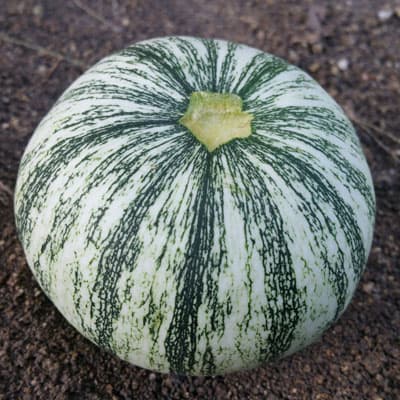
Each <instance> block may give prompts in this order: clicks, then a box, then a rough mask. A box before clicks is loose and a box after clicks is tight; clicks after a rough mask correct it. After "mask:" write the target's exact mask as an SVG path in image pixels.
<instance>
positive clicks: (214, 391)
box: [0, 0, 400, 400]
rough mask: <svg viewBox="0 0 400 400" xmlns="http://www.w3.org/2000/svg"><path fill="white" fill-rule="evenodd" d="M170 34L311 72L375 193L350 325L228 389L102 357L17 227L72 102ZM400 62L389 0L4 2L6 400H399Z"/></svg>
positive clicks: (2, 363)
mask: <svg viewBox="0 0 400 400" xmlns="http://www.w3.org/2000/svg"><path fill="white" fill-rule="evenodd" d="M86 6H89V7H90V9H88V8H87V7H86ZM93 10H95V12H96V13H97V14H93V12H91V11H93ZM386 11H387V12H386ZM171 34H186V35H195V36H206V37H219V38H227V39H230V40H233V41H239V42H244V43H247V44H250V45H252V46H255V47H259V48H261V49H264V50H267V51H270V52H272V53H275V54H277V55H279V56H282V57H284V58H286V59H289V60H290V61H291V62H293V63H295V64H297V65H299V66H300V67H302V68H304V69H305V70H307V71H309V72H310V73H311V74H312V75H313V76H314V77H315V78H316V79H317V80H318V81H319V82H320V83H321V84H322V85H323V86H324V87H325V88H326V89H327V90H328V91H329V92H330V93H331V94H332V96H333V97H335V98H336V99H337V101H338V102H339V103H340V104H341V105H342V106H343V107H344V108H345V110H346V111H347V113H348V114H349V115H350V117H351V118H352V119H353V120H354V121H356V125H357V127H358V132H359V135H360V138H361V142H362V144H363V147H364V150H365V153H366V155H367V158H368V161H369V164H370V166H371V169H372V174H373V178H374V181H375V188H376V195H377V202H378V212H377V221H376V230H375V239H374V243H373V248H372V252H371V256H370V260H369V263H368V267H367V269H366V272H365V274H364V276H363V279H362V281H361V283H360V286H359V288H358V290H357V293H356V295H355V297H354V300H353V302H352V304H351V305H350V307H349V308H348V310H347V311H346V312H345V314H344V316H343V317H342V318H341V320H340V321H339V322H338V323H337V324H336V325H335V326H334V327H333V328H331V329H330V330H329V331H328V332H327V333H326V334H325V335H324V336H323V338H322V341H321V342H319V343H316V344H315V345H313V346H311V347H310V348H308V349H306V350H304V351H303V352H301V353H299V354H297V355H295V356H293V357H290V358H288V359H285V360H282V361H280V362H277V363H275V364H272V365H265V366H264V367H262V368H258V369H255V370H252V371H248V372H246V373H241V374H233V375H229V376H225V377H214V378H211V377H209V378H183V377H177V376H171V375H160V374H156V373H152V372H149V371H145V370H143V369H140V368H135V367H133V366H130V365H128V364H127V363H125V362H122V361H120V360H118V359H117V358H115V357H113V356H111V355H109V354H107V353H105V352H103V351H100V350H99V349H97V348H96V347H95V346H94V345H92V344H91V343H89V342H88V341H87V340H85V339H84V338H83V337H82V336H80V335H79V334H78V333H77V332H76V331H75V330H74V329H73V328H72V327H71V326H69V325H68V323H67V322H66V321H65V320H64V319H63V318H62V316H61V315H60V314H59V313H58V312H57V311H56V309H55V307H54V306H53V305H52V304H51V303H50V302H49V301H48V300H47V298H46V297H45V296H44V295H43V293H42V292H41V290H40V289H39V287H38V285H37V283H36V282H35V281H34V279H33V277H32V274H31V272H30V270H29V268H28V266H27V264H26V261H25V258H24V255H23V252H22V249H21V246H20V244H19V242H18V240H17V238H16V232H15V226H14V220H13V209H12V192H13V188H14V183H15V179H16V175H17V168H18V161H19V159H20V157H21V154H22V151H23V150H24V147H25V145H26V143H27V141H28V139H29V137H30V136H31V134H32V131H33V129H34V128H35V126H36V125H37V124H38V122H39V120H40V119H41V118H42V117H43V116H44V114H45V113H46V111H47V110H48V109H49V108H50V106H51V105H52V104H53V102H54V101H55V100H56V99H57V97H58V96H59V95H60V94H61V93H62V91H63V90H64V89H65V88H66V87H67V86H68V85H69V84H70V83H71V82H72V81H73V80H74V79H75V78H77V77H78V76H79V75H80V74H81V73H82V72H83V71H84V69H85V66H86V65H90V64H92V63H93V62H94V61H96V60H98V59H100V58H101V57H103V56H105V55H107V54H108V53H110V52H111V51H113V50H117V49H120V48H122V47H124V46H125V45H127V44H129V43H132V42H134V41H138V40H141V39H145V38H150V37H154V36H163V35H171ZM38 46H40V47H41V48H40V47H38ZM43 49H44V50H43ZM399 50H400V2H397V3H396V2H394V1H389V0H388V1H384V2H382V1H381V0H364V1H362V0H347V1H344V0H343V1H335V2H331V1H318V2H317V1H315V2H314V3H313V2H311V1H302V2H298V1H295V0H286V1H268V0H264V1H256V0H253V1H245V0H243V1H228V2H224V1H223V0H221V1H215V0H214V1H206V0H193V1H188V0H186V1H185V0H168V1H161V0H160V1H149V0H147V1H145V0H143V1H135V0H131V1H129V0H97V1H96V0H81V1H77V0H71V1H63V0H57V1H56V0H41V1H40V0H36V1H34V0H19V1H15V0H0V132H1V134H0V399H36V398H39V399H75V398H76V399H107V398H110V399H111V398H112V399H131V398H138V399H181V398H183V399H208V398H210V399H211V398H216V399H268V400H272V399H280V398H282V399H321V400H322V399H374V400H378V399H385V400H387V399H399V398H400V339H399V332H400V283H399V278H400V269H399V267H400V265H399V264H400V261H399V259H400V243H399V239H400V223H399V222H400V213H399V211H400V172H399V163H398V160H399V158H400V134H399V127H400V51H399ZM52 52H55V53H59V54H60V56H57V55H56V54H55V53H52Z"/></svg>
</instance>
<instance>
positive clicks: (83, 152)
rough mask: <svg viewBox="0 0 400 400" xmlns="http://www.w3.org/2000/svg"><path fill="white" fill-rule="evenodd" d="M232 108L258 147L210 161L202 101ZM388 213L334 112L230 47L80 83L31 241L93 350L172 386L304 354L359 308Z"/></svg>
mask: <svg viewBox="0 0 400 400" xmlns="http://www.w3.org/2000/svg"><path fill="white" fill-rule="evenodd" d="M198 91H204V92H211V93H232V94H235V95H237V96H239V97H240V98H241V99H242V102H243V111H245V112H247V113H249V114H251V115H252V117H253V119H252V120H251V135H250V136H248V137H246V138H238V139H233V140H231V141H229V142H227V143H225V144H222V145H220V146H219V147H218V148H216V149H215V150H214V151H209V150H208V149H207V148H206V147H205V146H204V145H203V144H201V143H200V142H199V141H198V140H197V139H196V137H195V136H194V135H193V134H192V133H191V132H190V131H189V130H188V129H187V128H186V127H185V126H183V125H182V124H181V123H179V121H180V119H181V118H182V116H183V115H184V113H185V111H186V110H187V108H188V105H189V99H190V96H191V94H192V93H193V92H198ZM374 215H375V197H374V191H373V185H372V180H371V176H370V172H369V169H368V166H367V163H366V160H365V157H364V155H363V153H362V149H361V147H360V143H359V140H358V138H357V136H356V133H355V131H354V129H353V127H352V125H351V123H350V122H349V120H348V119H347V118H346V116H345V115H344V113H343V111H342V109H341V108H340V107H339V106H338V105H337V104H336V103H335V101H334V100H333V99H332V98H331V97H330V96H329V95H328V94H327V93H326V92H325V91H324V90H323V89H322V88H321V87H320V86H319V85H318V84H317V83H316V82H315V81H314V80H313V79H312V78H310V77H309V76H308V75H307V74H306V73H304V72H303V71H302V70H300V69H299V68H297V67H295V66H292V65H289V64H288V63H286V62H285V61H283V60H282V59H279V58H277V57H275V56H272V55H270V54H267V53H264V52H261V51H259V50H256V49H253V48H250V47H247V46H244V45H239V44H235V43H230V42H226V41H222V40H211V39H207V40H205V39H197V38H190V37H166V38H159V39H152V40H148V41H145V42H141V43H137V44H135V45H133V46H130V47H128V48H126V49H124V50H122V51H120V52H118V53H116V54H113V55H111V56H109V57H106V58H105V59H103V60H101V61H100V62H98V63H97V64H96V65H95V66H93V67H92V68H90V69H89V70H88V71H87V72H85V73H84V74H83V75H82V76H81V77H80V78H79V79H77V80H76V81H75V82H74V83H73V84H72V85H71V86H70V87H69V88H68V89H67V90H66V91H65V93H64V94H63V95H62V96H61V98H60V99H59V100H58V101H57V103H56V104H55V105H54V107H53V108H52V109H51V110H50V112H49V113H48V114H47V116H46V117H45V118H44V119H43V120H42V121H41V123H40V124H39V126H38V127H37V129H36V131H35V132H34V135H33V137H32V138H31V140H30V142H29V144H28V146H27V149H26V151H25V153H24V155H23V158H22V161H21V164H20V169H19V174H18V179H17V185H16V191H15V217H16V225H17V229H18V234H19V237H20V240H21V242H22V245H23V248H24V251H25V254H26V258H27V261H28V264H29V266H30V268H31V269H32V272H33V274H34V275H35V277H36V279H37V281H38V282H39V284H40V286H41V287H42V289H43V291H44V292H45V293H46V295H47V296H48V297H49V298H50V299H51V301H52V302H53V303H54V304H55V305H56V307H57V308H58V309H59V311H60V312H61V313H62V314H63V315H64V317H65V318H66V319H67V320H68V321H69V322H70V323H71V324H72V325H73V326H74V327H75V328H76V329H77V330H79V331H80V332H81V333H82V334H83V335H84V336H85V337H86V338H88V339H90V340H91V341H92V342H94V343H96V344H97V345H99V346H101V347H102V348H105V349H108V350H109V351H111V352H113V353H115V354H116V355H118V356H119V357H120V358H122V359H124V360H127V361H129V362H131V363H133V364H135V365H138V366H141V367H144V368H149V369H153V370H157V371H161V372H176V373H182V374H192V375H212V374H223V373H227V372H231V371H236V370H241V369H247V368H251V367H255V366H257V365H260V364H261V363H263V362H265V361H269V360H274V359H277V358H280V357H283V356H286V355H288V354H291V353H293V352H295V351H297V350H299V349H301V348H303V347H304V346H306V345H307V344H309V343H311V342H313V341H314V340H316V339H317V338H318V337H319V336H320V335H321V334H322V332H324V331H325V330H326V329H327V328H328V327H329V326H330V325H331V324H332V323H333V322H334V321H335V320H337V318H338V317H339V316H340V315H341V314H342V313H343V311H344V310H345V308H346V307H347V305H348V304H349V302H350V300H351V297H352V295H353V293H354V291H355V288H356V286H357V283H358V281H359V279H360V276H361V273H362V271H363V269H364V267H365V264H366V261H367V257H368V254H369V251H370V247H371V241H372V235H373V225H374Z"/></svg>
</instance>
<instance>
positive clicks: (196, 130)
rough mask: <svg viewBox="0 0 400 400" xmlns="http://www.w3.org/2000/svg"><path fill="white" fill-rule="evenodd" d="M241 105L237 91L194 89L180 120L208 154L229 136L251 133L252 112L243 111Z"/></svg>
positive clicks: (229, 137) (243, 136)
mask: <svg viewBox="0 0 400 400" xmlns="http://www.w3.org/2000/svg"><path fill="white" fill-rule="evenodd" d="M242 104H243V101H242V99H241V98H240V97H239V96H237V95H236V94H231V93H210V92H193V93H192V94H191V96H190V100H189V106H188V108H187V110H186V112H185V114H184V115H183V117H182V118H181V119H180V120H179V122H180V123H181V124H182V125H183V126H185V127H186V128H188V129H189V130H190V132H191V133H192V134H193V135H194V136H195V137H196V139H197V140H198V141H199V142H200V143H202V144H204V146H206V147H207V150H208V151H209V152H210V153H211V152H212V151H214V150H215V149H216V148H218V147H219V146H221V145H223V144H225V143H227V142H229V141H231V140H232V139H236V138H245V137H248V136H250V135H251V125H250V123H251V120H252V119H253V115H251V114H250V113H247V112H244V111H242Z"/></svg>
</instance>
